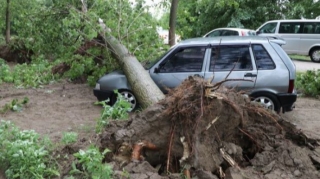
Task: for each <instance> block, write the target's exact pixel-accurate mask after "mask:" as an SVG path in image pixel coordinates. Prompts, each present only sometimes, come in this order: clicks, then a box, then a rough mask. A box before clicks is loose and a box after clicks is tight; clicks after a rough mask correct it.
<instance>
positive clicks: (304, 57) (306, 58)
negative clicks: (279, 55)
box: [289, 55, 311, 61]
mask: <svg viewBox="0 0 320 179" xmlns="http://www.w3.org/2000/svg"><path fill="white" fill-rule="evenodd" d="M289 57H290V58H292V59H294V60H300V61H310V60H311V59H310V57H309V56H305V55H289Z"/></svg>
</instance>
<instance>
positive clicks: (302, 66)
mask: <svg viewBox="0 0 320 179" xmlns="http://www.w3.org/2000/svg"><path fill="white" fill-rule="evenodd" d="M292 61H293V62H294V64H295V65H296V71H297V72H298V71H307V70H317V69H320V63H314V62H312V61H302V60H292Z"/></svg>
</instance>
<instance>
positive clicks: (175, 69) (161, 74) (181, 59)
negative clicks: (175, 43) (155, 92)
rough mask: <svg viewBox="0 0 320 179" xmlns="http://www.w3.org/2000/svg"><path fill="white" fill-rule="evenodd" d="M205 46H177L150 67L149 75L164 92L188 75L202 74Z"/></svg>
mask: <svg viewBox="0 0 320 179" xmlns="http://www.w3.org/2000/svg"><path fill="white" fill-rule="evenodd" d="M205 54H206V47H204V46H196V47H179V48H178V49H176V50H174V51H173V52H172V53H171V54H169V55H168V56H166V57H165V58H164V59H163V60H161V61H159V63H157V64H156V65H155V66H154V67H152V68H151V69H150V76H151V78H152V79H153V80H154V82H155V83H156V84H157V85H158V86H159V88H160V89H161V90H162V91H163V92H166V91H167V88H174V87H176V86H178V85H179V84H181V82H182V81H183V80H185V79H186V78H187V77H188V76H194V75H196V76H201V77H203V76H204V72H203V71H204V67H205V64H204V59H205V57H206V56H207V55H205Z"/></svg>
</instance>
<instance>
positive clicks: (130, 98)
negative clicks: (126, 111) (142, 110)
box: [120, 91, 137, 109]
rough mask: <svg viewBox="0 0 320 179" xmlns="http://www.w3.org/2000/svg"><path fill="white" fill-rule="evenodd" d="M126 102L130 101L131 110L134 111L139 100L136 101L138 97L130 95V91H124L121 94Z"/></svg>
mask: <svg viewBox="0 0 320 179" xmlns="http://www.w3.org/2000/svg"><path fill="white" fill-rule="evenodd" d="M120 94H121V95H122V96H123V98H124V100H126V101H128V102H129V103H130V105H131V109H134V108H135V107H136V105H137V100H136V97H135V96H134V95H133V94H132V93H130V92H129V91H123V92H121V93H120Z"/></svg>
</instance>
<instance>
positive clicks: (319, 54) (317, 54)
mask: <svg viewBox="0 0 320 179" xmlns="http://www.w3.org/2000/svg"><path fill="white" fill-rule="evenodd" d="M310 58H311V60H312V61H313V62H316V63H320V48H317V49H313V50H312V51H311V53H310Z"/></svg>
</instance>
